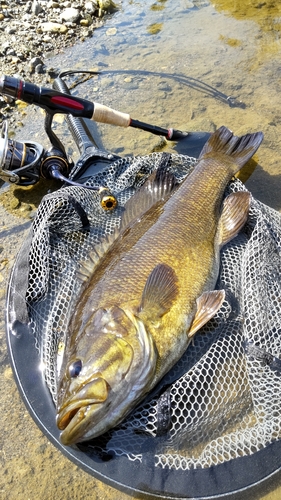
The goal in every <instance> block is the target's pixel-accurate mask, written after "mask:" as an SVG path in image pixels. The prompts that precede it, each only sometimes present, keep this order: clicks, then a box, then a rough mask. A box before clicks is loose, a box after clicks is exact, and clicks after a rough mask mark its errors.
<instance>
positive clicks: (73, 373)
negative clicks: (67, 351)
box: [68, 359, 82, 378]
mask: <svg viewBox="0 0 281 500" xmlns="http://www.w3.org/2000/svg"><path fill="white" fill-rule="evenodd" d="M81 370H82V361H81V359H76V361H73V363H71V365H69V368H68V372H69V375H70V377H71V378H75V377H78V375H79V373H80V372H81Z"/></svg>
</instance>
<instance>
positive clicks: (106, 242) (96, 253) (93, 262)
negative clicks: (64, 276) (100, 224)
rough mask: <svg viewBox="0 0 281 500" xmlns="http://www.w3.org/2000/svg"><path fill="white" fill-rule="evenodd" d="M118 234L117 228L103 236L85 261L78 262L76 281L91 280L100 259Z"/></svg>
mask: <svg viewBox="0 0 281 500" xmlns="http://www.w3.org/2000/svg"><path fill="white" fill-rule="evenodd" d="M119 234H120V229H119V228H118V227H117V228H116V229H115V231H114V232H113V233H112V234H109V235H106V236H104V237H103V238H102V240H101V241H100V243H97V244H96V245H95V246H94V248H92V250H91V251H90V252H89V254H88V256H87V257H86V259H85V260H83V261H82V262H80V265H79V269H78V271H77V272H76V277H77V279H78V281H80V282H81V283H84V282H86V281H87V280H88V279H89V278H91V276H92V275H93V272H94V270H95V268H96V267H97V265H98V264H99V262H100V260H101V258H102V257H103V256H104V255H105V254H106V252H107V251H108V250H109V248H110V247H111V246H112V244H113V243H114V241H115V240H116V238H117V237H118V236H119Z"/></svg>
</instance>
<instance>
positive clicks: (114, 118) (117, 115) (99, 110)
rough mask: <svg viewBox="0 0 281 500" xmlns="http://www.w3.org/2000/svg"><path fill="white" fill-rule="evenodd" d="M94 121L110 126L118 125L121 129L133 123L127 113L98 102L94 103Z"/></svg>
mask: <svg viewBox="0 0 281 500" xmlns="http://www.w3.org/2000/svg"><path fill="white" fill-rule="evenodd" d="M92 120H94V121H95V122H100V123H109V124H110V125H118V126H119V127H129V125H130V122H131V118H130V115H128V114H127V113H122V112H121V111H116V110H115V109H112V108H108V107H107V106H104V105H103V104H99V103H96V102H95V103H94V112H93V116H92Z"/></svg>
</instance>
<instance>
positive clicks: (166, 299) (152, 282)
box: [139, 264, 178, 320]
mask: <svg viewBox="0 0 281 500" xmlns="http://www.w3.org/2000/svg"><path fill="white" fill-rule="evenodd" d="M177 295H178V284H177V277H176V273H175V271H174V270H173V269H172V268H171V267H170V266H168V265H167V264H158V265H157V266H156V267H155V268H154V269H153V270H152V271H151V273H150V275H149V276H148V278H147V281H146V284H145V287H144V290H143V293H142V299H141V304H140V307H139V316H140V317H142V316H145V317H148V318H150V319H152V320H156V319H158V318H161V316H163V315H164V314H165V313H167V312H168V311H169V310H170V309H171V307H172V305H173V302H174V301H175V299H176V297H177Z"/></svg>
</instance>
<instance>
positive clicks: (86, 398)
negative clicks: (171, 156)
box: [57, 127, 263, 445]
mask: <svg viewBox="0 0 281 500" xmlns="http://www.w3.org/2000/svg"><path fill="white" fill-rule="evenodd" d="M262 139H263V135H262V133H260V132H258V133H255V134H247V135H245V136H243V137H236V136H234V135H233V134H232V132H230V131H229V130H228V129H227V128H225V127H221V128H220V129H218V130H217V131H216V132H215V133H214V134H213V135H212V136H211V137H210V139H209V140H208V142H207V143H206V144H205V146H204V147H203V150H202V152H201V154H200V157H199V159H198V163H197V165H196V167H195V169H194V171H193V172H192V173H191V174H190V175H189V176H188V177H187V178H186V179H185V180H184V181H183V182H182V183H181V184H177V182H176V180H175V178H174V176H173V174H171V173H169V172H168V171H163V169H158V170H157V171H156V172H154V173H153V174H152V175H151V176H150V177H149V178H148V180H147V181H146V182H145V184H144V185H143V186H142V187H141V188H140V189H139V191H138V192H137V193H136V194H135V195H134V196H132V198H131V199H130V200H129V201H128V202H127V204H126V205H125V211H124V215H123V217H122V220H121V225H120V228H119V230H118V231H116V232H115V233H114V235H112V236H110V237H108V238H105V239H104V241H102V242H101V243H100V244H99V245H97V246H96V247H95V248H94V249H93V251H92V252H91V255H90V256H89V259H88V260H87V261H86V262H85V263H83V264H82V265H81V269H80V272H79V277H80V280H82V281H83V283H84V284H83V287H82V290H81V293H80V296H79V298H78V300H77V303H76V306H75V313H74V315H73V317H72V319H71V321H70V325H69V332H68V336H67V341H66V347H65V352H64V358H63V363H62V367H61V371H60V376H59V380H58V397H57V426H58V428H59V429H60V430H61V431H62V432H61V437H60V438H61V441H62V443H63V444H65V445H71V444H74V443H76V442H81V441H85V440H89V439H91V438H94V437H97V436H99V435H100V434H103V433H104V432H106V431H107V430H109V429H110V428H112V427H114V426H115V425H117V424H118V423H120V422H121V420H123V419H124V417H125V416H126V415H127V414H128V413H129V412H130V411H131V410H132V409H133V408H134V407H135V406H136V405H137V404H138V403H139V402H140V401H141V400H142V399H143V398H144V397H145V395H146V394H147V393H148V392H149V391H150V390H151V389H152V388H153V387H154V386H155V385H156V384H157V383H158V382H159V381H160V379H161V378H162V377H163V376H164V375H165V373H167V371H168V370H169V369H170V368H171V367H172V366H173V365H174V364H175V363H176V362H177V361H178V360H179V358H180V357H181V356H182V354H183V353H184V351H185V350H186V348H187V347H188V345H189V343H190V341H191V339H192V338H193V336H194V334H195V333H196V332H197V331H198V330H199V329H200V328H201V327H202V326H203V325H204V324H205V323H207V322H208V321H209V319H211V318H212V317H213V316H214V315H215V313H216V312H217V311H218V309H219V308H220V307H221V304H222V302H223V300H224V297H225V292H224V290H214V288H215V284H216V281H217V277H218V272H219V253H220V249H221V247H222V246H223V245H224V244H226V243H227V242H228V241H230V240H231V239H232V238H234V237H235V236H236V235H237V233H238V232H239V231H240V229H241V228H242V227H243V225H244V223H245V222H246V220H247V216H248V210H249V206H250V195H249V193H247V192H239V193H232V194H231V195H229V196H228V197H227V198H226V199H225V200H224V202H222V201H223V196H224V191H225V188H226V186H227V184H228V182H229V181H230V179H231V177H232V176H233V175H234V174H235V173H236V172H237V171H239V170H240V169H241V168H242V167H243V165H244V164H245V163H246V162H247V161H248V160H249V159H250V158H251V157H252V155H253V154H254V153H255V151H256V150H257V148H258V147H259V145H260V143H261V141H262Z"/></svg>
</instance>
